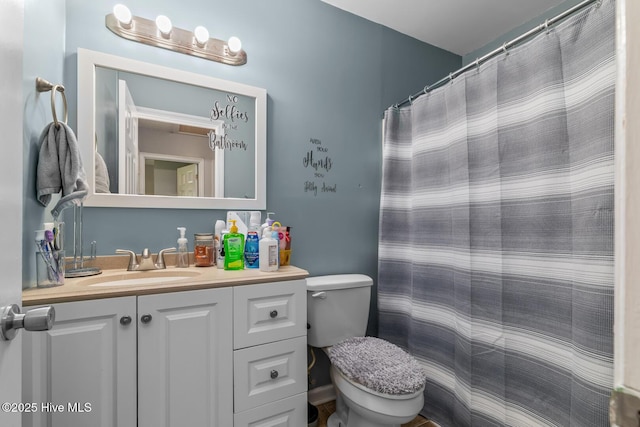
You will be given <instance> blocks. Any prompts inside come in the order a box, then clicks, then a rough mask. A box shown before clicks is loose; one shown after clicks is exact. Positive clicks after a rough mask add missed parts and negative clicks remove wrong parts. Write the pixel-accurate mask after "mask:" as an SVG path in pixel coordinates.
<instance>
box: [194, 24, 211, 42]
mask: <svg viewBox="0 0 640 427" xmlns="http://www.w3.org/2000/svg"><path fill="white" fill-rule="evenodd" d="M193 35H194V36H195V38H196V42H198V45H199V46H204V45H205V44H206V43H207V41H209V31H208V30H207V29H206V28H205V27H203V26H202V25H198V26H197V27H196V28H195V29H194V30H193Z"/></svg>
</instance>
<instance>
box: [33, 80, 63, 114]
mask: <svg viewBox="0 0 640 427" xmlns="http://www.w3.org/2000/svg"><path fill="white" fill-rule="evenodd" d="M36 90H37V91H38V92H49V91H51V113H52V114H53V122H54V123H55V124H56V126H58V125H59V124H60V123H59V122H58V115H57V114H56V92H60V94H61V95H62V104H63V106H64V120H63V123H65V124H66V123H67V119H68V114H67V113H68V112H67V96H66V95H65V94H64V86H62V85H54V84H52V83H50V82H48V81H46V80H45V79H43V78H41V77H36Z"/></svg>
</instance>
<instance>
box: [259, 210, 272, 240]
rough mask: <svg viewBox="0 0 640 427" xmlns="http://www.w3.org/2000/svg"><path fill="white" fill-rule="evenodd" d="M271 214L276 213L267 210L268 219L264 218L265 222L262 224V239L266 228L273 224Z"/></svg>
mask: <svg viewBox="0 0 640 427" xmlns="http://www.w3.org/2000/svg"><path fill="white" fill-rule="evenodd" d="M271 215H275V213H274V212H267V219H265V220H264V224H262V225H261V226H260V238H261V239H262V236H263V234H264V230H265V229H266V228H267V227H271V225H272V224H273V221H274V220H273V219H271Z"/></svg>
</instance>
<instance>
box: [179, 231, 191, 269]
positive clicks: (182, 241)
mask: <svg viewBox="0 0 640 427" xmlns="http://www.w3.org/2000/svg"><path fill="white" fill-rule="evenodd" d="M178 231H179V232H180V237H179V238H178V255H177V258H176V267H183V268H184V267H189V249H188V248H187V238H186V237H185V233H186V232H187V229H186V228H185V227H178Z"/></svg>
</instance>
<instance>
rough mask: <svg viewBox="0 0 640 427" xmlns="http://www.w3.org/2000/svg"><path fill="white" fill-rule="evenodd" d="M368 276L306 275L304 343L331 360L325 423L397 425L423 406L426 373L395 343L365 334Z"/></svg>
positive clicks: (364, 426) (334, 425) (369, 426)
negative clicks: (331, 403)
mask: <svg viewBox="0 0 640 427" xmlns="http://www.w3.org/2000/svg"><path fill="white" fill-rule="evenodd" d="M372 285H373V280H372V279H371V278H370V277H368V276H365V275H362V274H340V275H330V276H317V277H311V278H308V279H307V323H308V329H307V344H309V345H310V346H312V347H317V348H321V349H322V350H323V351H325V352H326V353H327V355H328V356H329V359H330V360H331V380H332V382H333V386H334V388H335V389H336V412H335V413H333V414H332V415H331V416H330V417H329V420H328V422H327V426H328V427H400V425H401V424H403V423H407V422H409V421H411V420H413V419H414V418H415V417H416V415H418V412H420V410H421V409H422V406H423V404H424V395H423V392H424V385H425V381H426V375H425V373H424V371H423V369H422V368H421V367H420V365H419V364H418V362H417V361H416V360H415V359H414V358H413V357H412V356H411V355H409V354H408V353H407V352H405V351H404V350H403V349H401V348H400V347H397V346H396V345H394V344H391V343H389V342H387V341H385V340H382V339H379V338H374V337H365V332H366V330H367V321H368V318H369V302H370V298H371V286H372Z"/></svg>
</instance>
